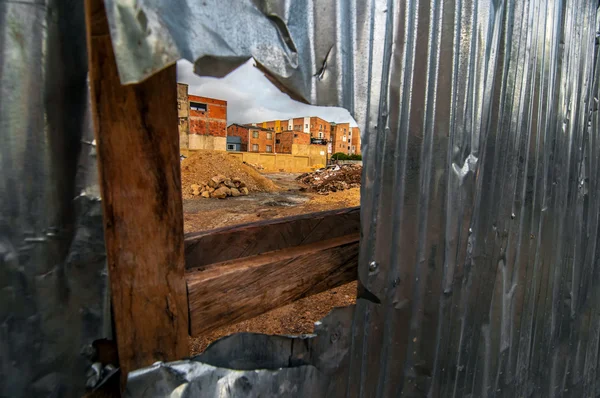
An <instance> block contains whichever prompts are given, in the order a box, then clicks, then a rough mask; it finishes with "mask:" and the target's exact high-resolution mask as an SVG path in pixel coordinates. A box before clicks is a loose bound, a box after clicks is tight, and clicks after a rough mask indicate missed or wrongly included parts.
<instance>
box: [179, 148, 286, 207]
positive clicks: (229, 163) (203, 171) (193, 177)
mask: <svg viewBox="0 0 600 398" xmlns="http://www.w3.org/2000/svg"><path fill="white" fill-rule="evenodd" d="M217 175H223V176H225V177H227V178H230V179H233V178H239V179H241V180H242V181H243V182H244V183H245V184H246V187H248V190H249V191H250V192H274V191H277V190H278V189H279V188H278V187H277V186H276V185H275V184H274V183H273V182H272V181H271V180H269V179H268V178H266V177H264V176H263V175H262V174H260V173H259V172H258V171H257V170H256V169H255V168H254V167H252V166H250V165H248V164H245V163H242V161H240V160H239V159H236V158H234V157H233V156H231V155H228V154H227V153H226V152H219V151H195V152H193V153H191V154H190V156H189V157H188V158H187V159H184V160H183V161H182V162H181V190H182V192H183V198H184V199H191V198H193V197H194V196H193V195H192V185H193V184H196V185H205V184H207V183H208V180H210V179H211V178H212V177H214V176H217Z"/></svg>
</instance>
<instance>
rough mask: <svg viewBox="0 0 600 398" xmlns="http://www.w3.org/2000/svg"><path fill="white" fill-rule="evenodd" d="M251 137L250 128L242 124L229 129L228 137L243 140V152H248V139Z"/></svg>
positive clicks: (231, 126)
mask: <svg viewBox="0 0 600 398" xmlns="http://www.w3.org/2000/svg"><path fill="white" fill-rule="evenodd" d="M249 135H250V128H249V127H248V126H242V125H240V124H232V125H230V126H228V127H227V136H228V137H240V138H241V139H242V148H241V150H242V151H243V152H246V151H247V150H248V138H249Z"/></svg>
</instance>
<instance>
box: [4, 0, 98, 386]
mask: <svg viewBox="0 0 600 398" xmlns="http://www.w3.org/2000/svg"><path fill="white" fill-rule="evenodd" d="M84 27H85V25H84V18H83V2H82V1H80V0H72V1H63V0H60V1H58V0H57V1H50V0H48V1H40V0H37V1H34V0H30V1H28V0H25V1H14V2H7V1H1V2H0V98H2V99H1V100H0V396H2V397H46V396H53V397H80V396H82V394H83V392H84V388H85V382H86V373H87V371H88V369H89V366H90V365H91V364H92V362H91V361H90V360H89V359H88V358H87V357H86V356H85V355H82V353H86V352H91V350H90V349H89V347H90V345H91V344H92V342H93V341H94V340H96V339H99V338H101V337H110V336H107V334H106V333H104V330H103V327H104V325H105V321H106V320H107V319H108V317H107V316H106V315H105V312H104V310H105V308H106V307H105V298H106V291H105V289H106V286H107V284H106V265H105V254H104V237H103V229H102V213H101V207H100V203H99V191H98V186H97V184H98V176H97V171H96V164H95V148H94V146H93V145H89V144H88V143H92V142H93V132H92V129H91V121H90V118H89V115H88V106H87V105H88V97H87V82H86V76H87V61H86V52H85V28H84ZM86 142H87V143H86ZM109 331H110V329H109Z"/></svg>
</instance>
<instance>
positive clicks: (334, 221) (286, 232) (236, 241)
mask: <svg viewBox="0 0 600 398" xmlns="http://www.w3.org/2000/svg"><path fill="white" fill-rule="evenodd" d="M359 232H360V208H359V207H352V208H346V209H339V210H330V211H324V212H318V213H309V214H302V215H299V216H293V217H285V218H280V219H277V220H268V221H260V222H255V223H250V224H243V225H236V226H233V227H227V228H221V229H216V230H212V231H205V232H195V233H191V234H187V235H186V236H185V259H186V268H187V269H188V270H192V269H195V270H200V269H202V268H204V267H206V266H207V265H209V264H214V263H219V262H223V261H228V260H233V259H237V258H243V257H248V256H253V255H257V254H261V253H265V252H270V251H274V250H280V249H285V248H288V247H293V246H299V245H303V244H309V243H313V242H320V241H322V240H324V239H330V238H336V237H340V236H345V235H349V234H354V233H359Z"/></svg>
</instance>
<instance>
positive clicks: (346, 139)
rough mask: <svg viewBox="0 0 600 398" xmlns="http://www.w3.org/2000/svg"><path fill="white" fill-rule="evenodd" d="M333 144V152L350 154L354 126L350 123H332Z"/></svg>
mask: <svg viewBox="0 0 600 398" xmlns="http://www.w3.org/2000/svg"><path fill="white" fill-rule="evenodd" d="M331 146H332V152H333V153H338V152H341V153H345V154H346V155H348V154H350V150H351V149H352V128H351V127H350V123H338V124H335V123H332V124H331Z"/></svg>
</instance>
